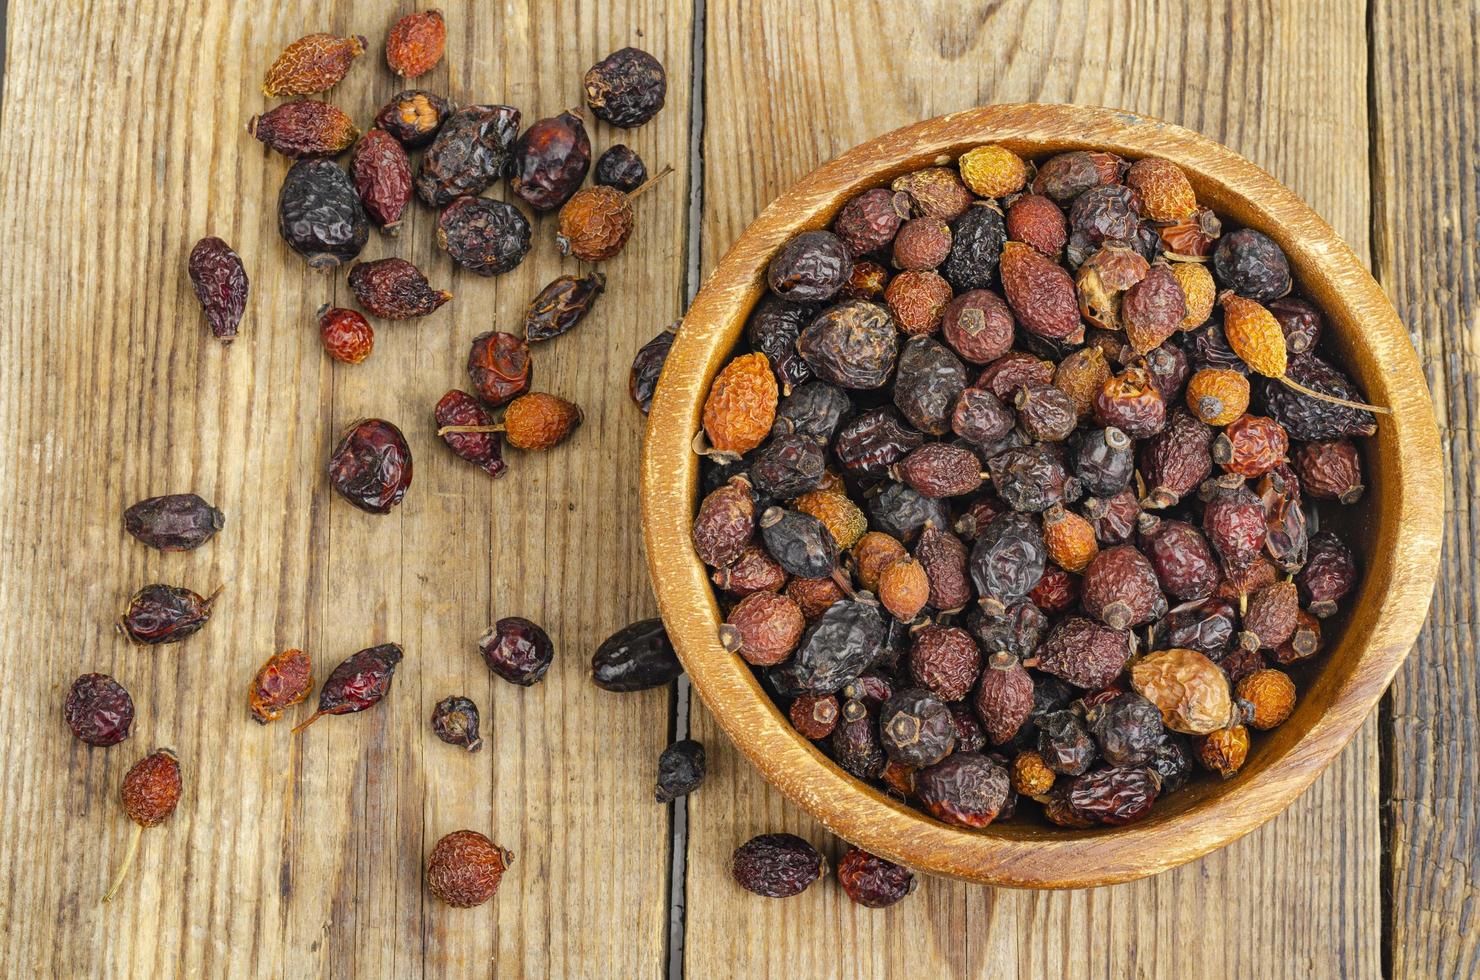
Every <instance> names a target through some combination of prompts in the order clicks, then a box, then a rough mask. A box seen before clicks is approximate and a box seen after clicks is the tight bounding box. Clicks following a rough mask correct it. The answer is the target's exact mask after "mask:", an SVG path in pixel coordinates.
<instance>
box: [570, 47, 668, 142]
mask: <svg viewBox="0 0 1480 980" xmlns="http://www.w3.org/2000/svg"><path fill="white" fill-rule="evenodd" d="M584 84H585V89H586V106H587V107H588V108H589V109H590V110H591V111H592V112H593V113H595V115H596V118H597V119H601V120H603V121H605V122H609V123H611V124H612V125H613V126H621V127H622V128H623V129H631V128H632V127H634V126H641V125H642V124H643V123H645V122H647V121H648V120H649V119H651V118H653V116H655V115H657V114H658V110H659V109H662V108H663V100H664V97H665V96H666V95H667V94H668V76H667V74H666V73H665V72H664V71H663V65H662V64H661V63H660V62H659V61H658V59H657V58H654V57H653V56H652V55H650V54H648V53H647V52H646V51H643V50H641V49H639V48H622V49H621V50H619V51H613V52H612V53H611V54H609V55H607V56H606V57H605V58H603V59H601V60H600V61H598V62H597V63H596V64H594V65H592V66H591V67H590V68H589V69H588V70H587V71H586V78H585V83H584Z"/></svg>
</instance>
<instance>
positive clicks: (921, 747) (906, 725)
mask: <svg viewBox="0 0 1480 980" xmlns="http://www.w3.org/2000/svg"><path fill="white" fill-rule="evenodd" d="M879 742H880V744H881V745H883V746H884V751H885V753H886V754H888V756H889V758H890V759H892V760H894V761H895V762H902V763H904V764H905V765H909V766H932V765H934V764H935V763H937V762H939V761H940V760H941V759H944V758H945V757H946V756H948V755H950V754H951V751H952V750H953V749H954V748H955V747H956V720H955V718H954V716H952V714H951V712H950V709H949V708H947V707H946V706H945V703H944V702H942V701H941V700H940V699H939V698H937V697H936V696H935V695H933V694H931V693H930V692H929V691H926V690H924V689H923V688H907V689H906V690H903V691H897V692H895V694H894V695H893V696H892V697H890V698H889V700H888V701H886V702H884V706H883V707H882V708H880V709H879Z"/></svg>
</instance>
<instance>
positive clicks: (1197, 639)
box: [1151, 596, 1238, 660]
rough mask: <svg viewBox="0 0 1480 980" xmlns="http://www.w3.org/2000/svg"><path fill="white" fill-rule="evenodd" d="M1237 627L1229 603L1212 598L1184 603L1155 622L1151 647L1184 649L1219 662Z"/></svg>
mask: <svg viewBox="0 0 1480 980" xmlns="http://www.w3.org/2000/svg"><path fill="white" fill-rule="evenodd" d="M1237 623H1238V619H1237V613H1236V612H1235V610H1234V608H1233V604H1232V603H1231V602H1229V601H1228V600H1227V599H1223V598H1220V597H1217V596H1213V597H1209V598H1207V599H1203V600H1201V601H1198V602H1187V603H1183V604H1182V605H1180V606H1177V607H1175V608H1173V609H1172V610H1171V611H1170V612H1168V613H1167V614H1166V615H1165V616H1163V617H1162V618H1161V619H1158V620H1157V621H1156V624H1155V626H1154V627H1153V628H1152V632H1151V636H1152V645H1153V646H1154V647H1155V648H1156V649H1163V650H1164V649H1166V648H1168V647H1184V648H1186V649H1189V650H1196V651H1198V652H1199V653H1202V654H1206V655H1207V656H1208V657H1210V658H1212V659H1214V660H1218V659H1219V658H1221V657H1222V656H1223V655H1224V654H1225V653H1226V652H1228V648H1229V646H1230V645H1232V643H1233V639H1234V636H1235V634H1236V633H1237Z"/></svg>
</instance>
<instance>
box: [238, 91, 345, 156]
mask: <svg viewBox="0 0 1480 980" xmlns="http://www.w3.org/2000/svg"><path fill="white" fill-rule="evenodd" d="M247 133H248V134H249V135H250V136H252V137H253V138H254V139H257V140H260V141H261V142H262V144H263V145H264V146H266V147H267V148H268V149H269V150H276V151H277V152H278V153H281V154H282V155H283V156H285V157H287V158H289V159H290V160H297V159H300V158H303V157H332V156H337V155H338V154H340V153H343V152H344V151H345V150H347V149H349V148H350V147H351V146H352V145H354V142H355V139H356V138H357V137H358V136H359V135H360V131H359V130H358V129H356V128H355V124H354V123H353V122H352V121H351V120H350V118H349V116H347V115H345V113H344V110H342V109H340V108H339V107H338V106H332V105H330V104H329V103H327V102H319V101H317V100H315V99H300V100H299V101H297V102H284V103H283V104H282V105H280V106H278V107H277V108H276V109H271V110H269V111H267V112H264V113H263V114H262V115H260V116H253V117H252V118H251V119H249V120H247Z"/></svg>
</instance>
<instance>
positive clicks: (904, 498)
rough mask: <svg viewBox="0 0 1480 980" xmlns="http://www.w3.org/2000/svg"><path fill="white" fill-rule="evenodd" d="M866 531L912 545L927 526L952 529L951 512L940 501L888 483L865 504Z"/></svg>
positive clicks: (904, 486)
mask: <svg viewBox="0 0 1480 980" xmlns="http://www.w3.org/2000/svg"><path fill="white" fill-rule="evenodd" d="M864 510H865V511H866V512H867V514H868V524H869V527H871V528H873V529H874V530H875V531H883V532H884V533H885V534H887V535H889V536H890V537H893V538H898V539H899V540H900V541H901V542H903V543H904V544H906V545H911V544H914V542H915V539H916V538H918V537H919V536H920V532H921V531H923V530H924V529H925V525H926V524H934V525H935V526H936V527H942V528H944V527H950V526H951V512H950V509H949V507H947V505H946V501H945V499H944V498H941V497H926V496H922V495H921V494H920V493H918V492H916V491H915V490H914V489H912V488H911V487H909V486H907V485H906V484H903V483H895V482H894V481H892V480H891V481H890V482H888V483H886V484H884V485H883V487H882V488H881V489H880V490H879V491H878V492H877V493H874V494H873V495H871V496H870V497H869V498H868V499H867V500H866V501H865V502H864Z"/></svg>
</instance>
